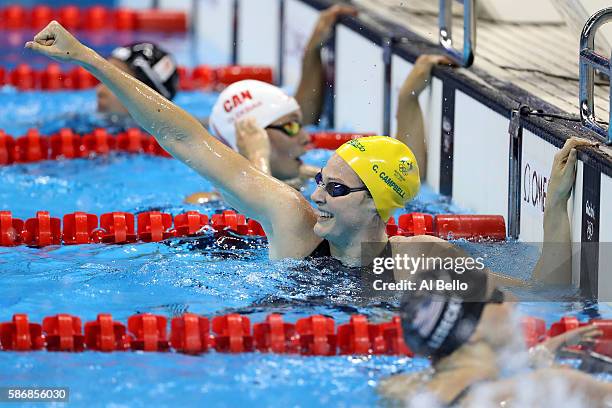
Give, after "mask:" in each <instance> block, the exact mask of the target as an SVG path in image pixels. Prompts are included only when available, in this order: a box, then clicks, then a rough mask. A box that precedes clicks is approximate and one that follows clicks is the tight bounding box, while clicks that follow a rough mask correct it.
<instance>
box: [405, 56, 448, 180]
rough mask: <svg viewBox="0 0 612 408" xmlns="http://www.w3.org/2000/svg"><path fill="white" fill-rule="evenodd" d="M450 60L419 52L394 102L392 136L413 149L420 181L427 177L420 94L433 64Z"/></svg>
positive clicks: (425, 144) (425, 143)
mask: <svg viewBox="0 0 612 408" xmlns="http://www.w3.org/2000/svg"><path fill="white" fill-rule="evenodd" d="M452 63H453V62H452V61H451V60H450V59H449V58H448V57H445V56H443V55H421V56H420V57H419V58H417V60H416V62H415V63H414V67H413V68H412V71H410V74H409V75H408V77H407V78H406V80H405V81H404V83H403V84H402V87H401V88H400V92H399V96H398V101H397V113H396V116H395V117H396V119H397V132H396V134H395V138H396V139H397V140H400V141H402V142H404V143H405V144H406V145H408V146H409V147H410V149H411V150H412V151H413V152H414V155H415V157H416V159H417V163H419V172H420V175H421V180H424V179H425V178H426V176H427V141H426V135H425V124H424V121H423V112H422V111H421V105H420V104H419V95H420V94H421V92H423V90H424V89H425V88H427V85H428V84H429V82H430V77H431V69H432V68H433V66H434V65H438V64H448V65H451V64H452Z"/></svg>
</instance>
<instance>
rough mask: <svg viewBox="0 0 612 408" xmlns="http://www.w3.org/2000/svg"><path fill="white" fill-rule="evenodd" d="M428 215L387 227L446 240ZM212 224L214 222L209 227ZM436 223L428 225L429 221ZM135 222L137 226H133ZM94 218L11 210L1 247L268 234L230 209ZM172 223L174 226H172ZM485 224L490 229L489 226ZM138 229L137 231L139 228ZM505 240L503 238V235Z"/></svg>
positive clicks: (477, 235) (3, 222)
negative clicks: (23, 215) (20, 215)
mask: <svg viewBox="0 0 612 408" xmlns="http://www.w3.org/2000/svg"><path fill="white" fill-rule="evenodd" d="M437 217H440V216H436V217H432V216H431V215H429V214H423V213H410V214H402V215H401V216H400V217H399V226H398V225H397V224H396V222H395V219H394V218H393V217H391V218H390V219H389V222H388V224H387V234H388V235H389V236H394V235H404V236H413V235H434V236H438V237H440V238H447V237H448V236H449V235H448V234H447V230H444V231H443V232H442V233H440V232H439V230H438V229H437V224H436V222H435V218H437ZM444 217H445V218H446V219H449V218H452V217H456V218H462V217H473V216H469V215H468V216H465V215H454V214H453V215H446V216H444ZM478 217H481V218H484V219H486V220H487V225H489V224H490V223H492V221H490V220H489V219H494V220H495V222H498V223H500V224H501V225H503V222H504V220H503V217H502V216H493V215H491V216H478ZM209 219H210V223H209ZM432 219H433V220H434V222H433V223H432V222H430V221H431V220H432ZM135 220H136V221H137V223H136V222H135ZM99 221H100V224H99V225H98V217H97V216H96V215H94V214H86V213H83V212H75V213H72V214H66V215H64V217H63V223H62V222H60V220H59V218H53V217H50V215H49V213H48V212H46V211H39V212H38V213H37V214H36V218H32V219H29V220H26V222H25V223H24V222H23V221H22V220H19V219H14V218H12V214H11V212H10V211H0V246H15V245H20V244H25V245H30V246H36V247H43V246H48V245H59V244H62V243H63V244H65V245H75V244H88V243H100V242H103V243H107V244H125V243H132V242H136V241H137V240H139V241H143V242H159V241H163V240H166V239H169V238H173V237H186V236H196V235H198V234H202V233H204V232H205V230H207V229H208V230H212V231H214V232H215V233H219V234H222V233H224V232H227V231H231V232H233V233H235V234H237V235H241V236H246V237H249V236H250V237H265V231H264V230H263V227H262V226H261V224H259V223H258V222H257V221H256V220H253V219H247V218H246V217H245V216H244V215H243V214H238V213H236V212H234V211H231V210H225V211H223V212H222V213H217V214H213V215H212V216H211V217H210V218H209V217H208V215H205V214H201V213H199V212H197V211H188V212H186V213H184V214H178V215H176V216H175V217H174V220H173V219H172V216H171V215H170V214H167V213H161V212H158V211H151V212H145V213H140V214H138V215H137V217H135V215H134V214H130V213H126V212H120V211H119V212H111V213H106V214H102V215H101V216H100V218H99ZM173 223H174V226H173ZM468 225H471V226H472V227H473V228H474V230H473V231H468V230H463V231H461V237H463V238H465V239H469V240H481V239H485V240H500V239H501V237H502V236H504V235H501V234H498V233H495V234H493V233H491V234H490V235H487V234H486V233H485V229H484V228H482V227H480V226H479V225H478V223H475V222H474V221H472V222H471V223H469V224H468ZM487 225H486V226H487ZM136 226H137V229H136V228H135V227H136ZM504 238H505V236H504Z"/></svg>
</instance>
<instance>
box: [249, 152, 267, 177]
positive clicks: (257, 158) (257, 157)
mask: <svg viewBox="0 0 612 408" xmlns="http://www.w3.org/2000/svg"><path fill="white" fill-rule="evenodd" d="M248 159H249V161H250V162H251V163H252V164H253V166H255V167H256V168H257V169H258V170H259V171H261V172H262V173H265V174H268V175H271V174H272V172H271V171H270V159H269V155H265V154H259V153H255V154H253V155H252V156H250V157H248Z"/></svg>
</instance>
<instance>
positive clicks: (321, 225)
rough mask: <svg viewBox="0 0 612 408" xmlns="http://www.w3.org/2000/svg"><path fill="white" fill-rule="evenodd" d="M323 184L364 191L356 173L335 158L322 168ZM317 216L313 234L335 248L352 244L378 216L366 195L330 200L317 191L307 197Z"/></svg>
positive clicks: (362, 192)
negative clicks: (334, 184)
mask: <svg viewBox="0 0 612 408" xmlns="http://www.w3.org/2000/svg"><path fill="white" fill-rule="evenodd" d="M322 174H323V183H325V184H327V183H340V184H344V185H345V186H347V187H350V188H359V187H364V184H363V182H362V181H361V179H360V178H359V176H357V173H355V171H354V170H353V169H352V168H350V166H349V165H348V164H346V162H345V161H344V160H343V159H342V158H341V157H340V156H338V155H336V154H334V155H333V156H332V157H331V158H330V159H329V161H328V162H327V165H326V166H325V167H324V168H323V171H322ZM310 198H311V199H312V201H314V202H315V203H316V204H317V208H318V210H319V214H318V217H317V223H316V224H315V226H314V233H315V234H317V235H318V236H320V237H321V238H325V239H327V240H328V241H330V242H333V243H336V244H346V243H349V242H351V240H353V239H354V237H355V236H356V235H357V233H358V232H359V231H361V230H362V229H363V226H364V225H371V224H372V222H373V221H374V219H375V218H376V217H379V216H378V213H377V211H376V207H375V205H374V200H373V199H372V197H371V196H370V195H369V194H368V192H367V191H356V192H353V193H350V194H348V195H345V196H341V197H332V196H330V195H329V194H328V193H327V192H326V191H325V190H324V189H323V188H322V187H320V186H319V187H317V188H316V189H315V191H314V193H312V195H311V196H310Z"/></svg>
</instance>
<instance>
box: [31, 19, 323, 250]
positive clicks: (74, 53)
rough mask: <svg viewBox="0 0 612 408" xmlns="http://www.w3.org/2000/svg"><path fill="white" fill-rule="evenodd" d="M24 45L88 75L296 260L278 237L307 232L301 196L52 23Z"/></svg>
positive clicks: (309, 220) (311, 222) (276, 247)
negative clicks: (93, 77)
mask: <svg viewBox="0 0 612 408" xmlns="http://www.w3.org/2000/svg"><path fill="white" fill-rule="evenodd" d="M26 47H27V48H30V49H32V50H34V51H37V52H40V53H41V54H44V55H47V56H49V57H51V58H54V59H56V60H60V61H69V62H74V63H77V64H79V65H81V66H82V67H84V68H85V69H87V70H88V71H89V72H91V73H92V74H93V75H94V76H95V77H96V78H98V79H99V80H100V81H101V82H103V83H104V84H105V85H106V86H107V87H108V88H109V89H110V90H111V91H112V92H113V93H114V94H115V95H117V97H118V98H119V99H120V100H121V102H122V103H123V104H124V106H125V107H126V108H127V109H128V111H129V113H130V115H132V117H133V118H134V119H135V120H136V122H138V124H139V125H140V126H142V127H143V128H144V129H145V130H147V131H148V132H149V133H151V134H152V135H153V136H155V138H156V139H157V141H158V142H159V144H160V145H161V146H162V147H163V148H164V149H166V150H167V151H168V152H169V153H170V154H172V155H173V156H174V157H176V158H178V159H179V160H181V161H182V162H184V163H185V164H187V165H188V166H190V167H191V168H193V169H194V170H195V171H197V172H198V173H199V174H201V175H202V176H204V177H206V178H207V179H209V180H210V181H211V182H212V183H213V184H214V185H215V187H217V188H218V189H220V190H221V191H222V192H223V197H224V198H225V199H226V200H227V201H228V202H229V203H230V204H231V205H232V206H234V207H235V208H237V209H238V210H239V211H241V212H244V213H245V214H246V215H248V216H249V217H253V218H256V219H257V220H258V221H260V222H261V223H262V225H263V227H264V228H265V230H266V233H267V234H268V238H269V240H270V249H271V255H272V256H275V257H283V256H299V255H298V254H295V253H293V252H292V251H295V249H292V248H291V247H290V246H289V245H287V244H284V242H286V241H287V239H286V236H283V235H286V233H289V234H295V233H296V232H302V230H305V231H307V230H308V229H309V228H308V227H309V226H310V231H311V234H312V229H311V228H312V225H314V223H315V219H314V214H313V211H312V209H311V207H310V205H309V204H308V202H307V201H306V200H305V199H304V198H303V197H302V195H301V194H299V193H298V192H296V191H295V190H293V189H291V188H290V187H288V186H285V185H284V184H283V183H281V182H279V181H277V180H276V179H274V178H272V177H270V176H268V175H266V174H264V173H262V172H261V171H259V170H258V169H257V168H255V167H254V166H253V165H252V164H251V163H250V162H249V161H248V160H247V159H245V158H244V157H242V156H241V155H239V154H238V153H236V152H234V151H233V150H231V149H229V148H228V147H227V146H225V145H224V144H223V143H221V142H219V141H218V140H216V139H215V138H214V137H212V136H211V135H210V134H209V133H208V132H207V131H206V129H204V127H203V126H202V124H201V123H200V122H199V121H198V120H197V119H195V118H194V117H192V116H191V115H189V114H188V113H187V112H185V111H184V110H183V109H181V108H179V107H178V106H176V105H175V104H173V103H172V102H170V101H168V100H167V99H165V98H164V97H163V96H161V95H160V94H158V93H157V92H155V91H154V90H153V89H151V88H149V87H148V86H146V85H145V84H143V83H142V82H140V81H138V80H137V79H135V78H133V77H132V76H130V75H128V74H127V73H125V72H123V71H121V70H119V69H118V68H116V67H115V66H114V65H112V64H111V63H109V62H108V61H106V60H105V59H104V58H102V57H101V56H100V55H98V54H97V53H96V52H95V51H93V50H92V49H90V48H88V47H86V46H84V45H83V44H81V43H80V42H79V41H78V40H77V39H76V38H74V37H73V36H72V35H71V34H70V33H69V32H68V31H66V30H65V29H64V28H63V27H62V26H61V25H60V24H58V23H57V22H56V21H53V22H51V23H50V24H49V25H48V26H47V27H45V28H44V29H43V30H42V31H41V32H40V33H39V34H37V35H36V36H35V37H34V41H30V42H28V43H26ZM309 213H310V216H309ZM283 238H284V239H283ZM305 239H306V241H308V240H309V239H310V240H313V239H312V238H311V237H309V236H306V238H305ZM298 247H299V245H298Z"/></svg>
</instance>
